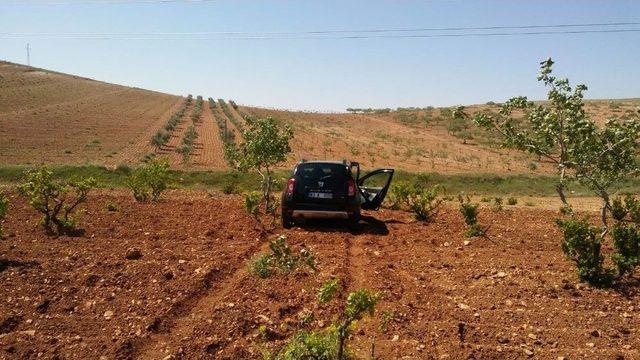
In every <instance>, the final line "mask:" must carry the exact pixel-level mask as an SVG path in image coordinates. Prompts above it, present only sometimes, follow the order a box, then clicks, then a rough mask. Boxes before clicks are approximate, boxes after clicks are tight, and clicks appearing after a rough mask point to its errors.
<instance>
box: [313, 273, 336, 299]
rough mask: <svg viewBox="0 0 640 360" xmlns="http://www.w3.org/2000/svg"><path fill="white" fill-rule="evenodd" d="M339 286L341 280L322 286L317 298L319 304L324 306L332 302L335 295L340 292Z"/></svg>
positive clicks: (328, 282) (331, 281)
mask: <svg viewBox="0 0 640 360" xmlns="http://www.w3.org/2000/svg"><path fill="white" fill-rule="evenodd" d="M338 285H340V279H338V278H335V279H333V280H328V281H327V282H325V283H324V284H322V286H321V287H320V289H318V294H317V296H316V298H317V299H318V302H319V303H321V304H323V303H327V302H329V301H331V299H333V296H334V295H335V293H336V292H337V291H338Z"/></svg>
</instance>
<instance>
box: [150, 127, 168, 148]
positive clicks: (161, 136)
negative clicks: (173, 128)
mask: <svg viewBox="0 0 640 360" xmlns="http://www.w3.org/2000/svg"><path fill="white" fill-rule="evenodd" d="M169 138H170V136H169V133H166V132H164V131H162V130H158V132H156V133H155V135H153V137H152V138H151V145H153V146H154V147H155V148H156V149H160V148H161V147H162V146H163V145H164V144H166V143H167V142H168V141H169Z"/></svg>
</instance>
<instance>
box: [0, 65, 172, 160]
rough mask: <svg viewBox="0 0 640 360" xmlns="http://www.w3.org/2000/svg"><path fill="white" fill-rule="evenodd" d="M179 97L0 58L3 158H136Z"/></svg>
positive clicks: (0, 118)
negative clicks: (43, 69) (5, 60)
mask: <svg viewBox="0 0 640 360" xmlns="http://www.w3.org/2000/svg"><path fill="white" fill-rule="evenodd" d="M177 100H178V97H176V96H172V95H167V94H162V93H157V92H152V91H146V90H141V89H136V88H129V87H124V86H118V85H112V84H106V83H102V82H98V81H94V80H90V79H85V78H79V77H74V76H70V75H64V74H59V73H54V72H48V71H40V70H37V69H34V68H29V67H26V66H22V65H15V64H10V63H5V62H0V163H2V164H34V163H42V162H45V163H56V164H84V163H87V162H90V163H104V164H111V163H114V162H116V161H133V162H136V163H137V162H138V161H139V160H140V159H141V158H142V157H143V156H144V154H145V151H147V149H146V148H145V147H146V146H147V144H148V143H149V140H150V138H151V135H150V134H152V133H153V132H155V130H157V128H159V127H160V126H161V124H162V123H164V121H165V120H166V119H163V118H164V117H165V116H166V117H168V115H169V113H170V111H169V110H170V109H171V107H172V106H173V105H174V104H175V103H176V102H177ZM150 129H151V130H150ZM143 134H144V135H145V136H146V137H145V138H144V139H142V138H141V136H142V135H143ZM141 144H142V146H141ZM133 159H135V160H133Z"/></svg>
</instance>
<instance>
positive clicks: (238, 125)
mask: <svg viewBox="0 0 640 360" xmlns="http://www.w3.org/2000/svg"><path fill="white" fill-rule="evenodd" d="M229 103H232V105H233V108H234V109H235V108H237V107H238V105H236V103H235V102H233V101H232V100H229ZM218 104H219V105H220V109H222V112H223V113H224V115H225V116H226V117H227V119H229V121H231V123H233V125H234V126H235V127H236V129H238V132H240V133H241V134H242V132H244V125H243V124H242V123H241V122H240V121H238V119H236V117H235V116H233V114H232V113H231V110H229V106H228V105H227V103H226V102H225V101H224V99H218Z"/></svg>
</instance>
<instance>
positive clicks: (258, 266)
mask: <svg viewBox="0 0 640 360" xmlns="http://www.w3.org/2000/svg"><path fill="white" fill-rule="evenodd" d="M269 250H270V252H269V253H262V254H258V255H256V256H255V257H254V258H253V259H251V261H250V262H249V272H250V273H251V274H252V275H254V276H258V277H260V278H267V277H270V276H272V275H273V274H275V273H276V272H279V273H281V274H288V273H290V272H291V271H293V270H295V269H296V268H298V267H299V266H302V265H305V266H307V267H309V268H310V269H311V270H313V271H317V269H316V264H315V258H314V257H313V255H312V254H311V253H310V252H309V251H308V250H306V249H302V250H300V253H299V255H293V253H292V250H291V247H289V245H287V242H286V237H285V236H284V235H280V236H278V237H277V238H276V239H275V240H273V241H271V242H270V243H269Z"/></svg>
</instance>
